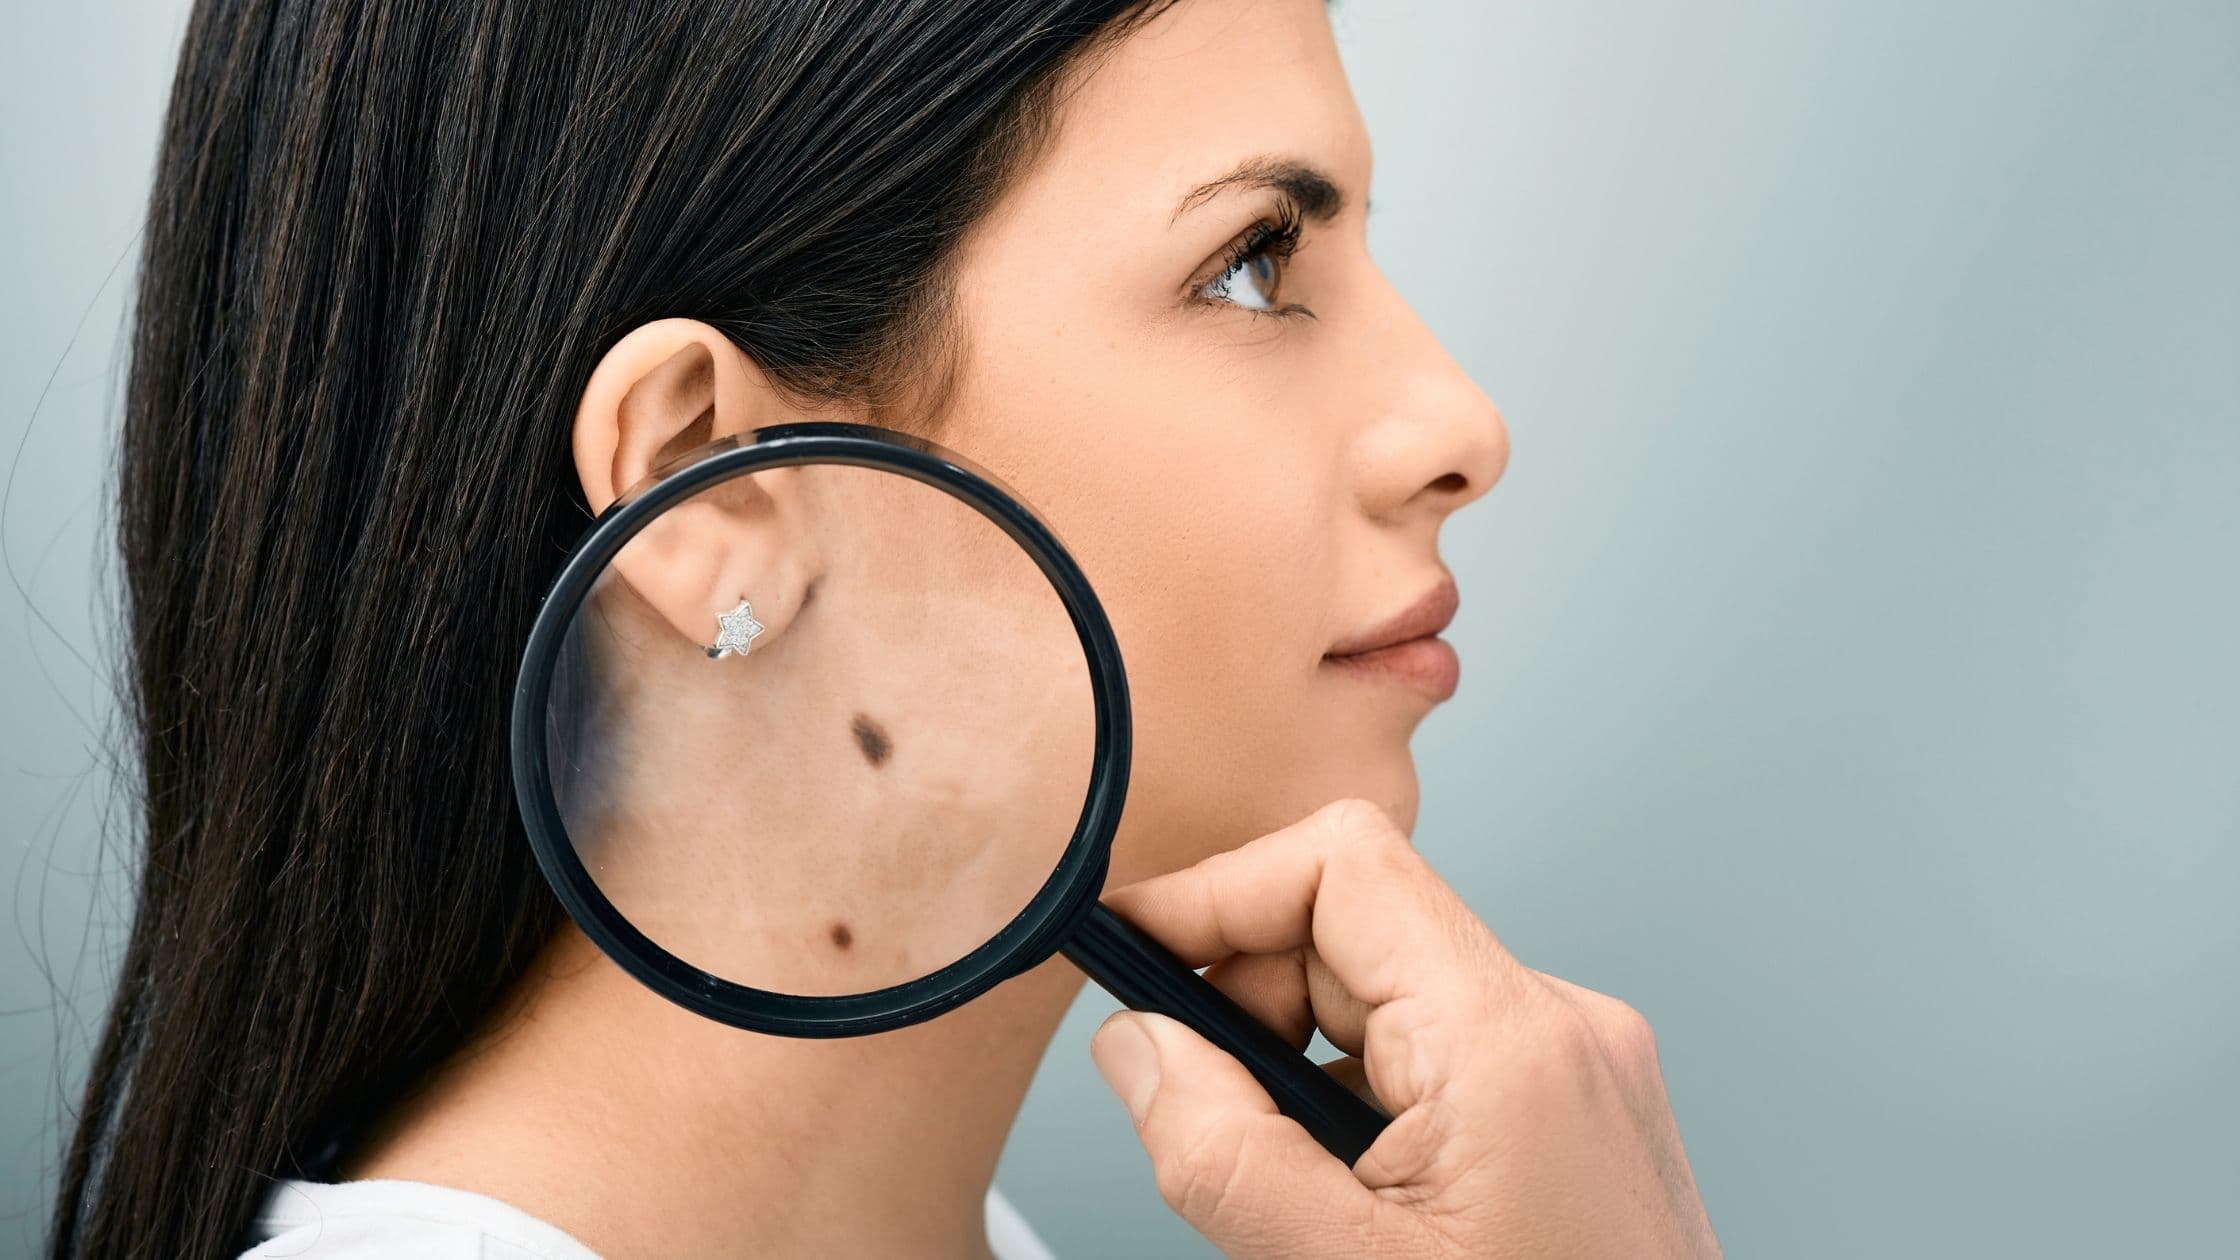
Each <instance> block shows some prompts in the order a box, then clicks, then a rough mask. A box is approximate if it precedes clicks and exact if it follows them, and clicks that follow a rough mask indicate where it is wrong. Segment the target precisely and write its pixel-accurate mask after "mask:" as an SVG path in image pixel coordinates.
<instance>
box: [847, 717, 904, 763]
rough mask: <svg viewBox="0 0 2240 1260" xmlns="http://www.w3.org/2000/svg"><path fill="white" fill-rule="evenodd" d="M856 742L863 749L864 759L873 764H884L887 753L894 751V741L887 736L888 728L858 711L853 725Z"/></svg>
mask: <svg viewBox="0 0 2240 1260" xmlns="http://www.w3.org/2000/svg"><path fill="white" fill-rule="evenodd" d="M850 729H852V730H854V731H855V733H856V744H857V746H858V747H860V748H862V749H863V759H864V760H865V761H868V762H870V763H871V764H872V765H875V766H876V765H883V764H885V762H886V760H887V754H889V753H891V752H893V751H894V741H893V740H891V739H889V738H887V729H886V728H885V727H883V726H881V725H879V724H878V723H877V722H874V721H872V720H871V719H870V718H869V717H867V716H865V715H863V714H861V713H858V714H856V720H855V724H854V725H853V727H851V728H850Z"/></svg>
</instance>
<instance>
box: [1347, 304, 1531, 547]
mask: <svg viewBox="0 0 2240 1260" xmlns="http://www.w3.org/2000/svg"><path fill="white" fill-rule="evenodd" d="M1387 296H1388V298H1389V300H1390V310H1391V311H1392V315H1391V322H1390V324H1389V325H1388V328H1387V331H1386V334H1385V335H1384V336H1382V337H1379V338H1376V339H1375V340H1376V343H1377V344H1376V347H1375V350H1374V353H1375V355H1376V360H1377V361H1381V362H1382V363H1384V364H1386V365H1388V367H1387V373H1388V374H1387V375H1386V388H1385V389H1384V390H1383V391H1382V396H1383V398H1384V400H1385V401H1384V403H1383V405H1382V406H1380V407H1378V408H1377V409H1376V411H1375V413H1374V419H1373V421H1372V422H1371V423H1370V424H1369V425H1368V427H1367V429H1366V430H1365V431H1364V432H1363V433H1362V435H1361V440H1360V445H1359V447H1358V448H1357V450H1358V453H1359V454H1360V456H1361V461H1360V463H1359V464H1358V465H1357V467H1359V468H1360V470H1361V476H1360V481H1359V484H1358V492H1359V494H1360V497H1361V504H1362V507H1363V509H1364V510H1365V511H1367V512H1368V514H1369V515H1370V516H1372V517H1375V518H1377V519H1380V520H1390V521H1396V522H1398V521H1418V520H1428V521H1430V522H1431V523H1432V524H1433V525H1434V526H1435V525H1436V524H1437V523H1438V522H1439V521H1442V520H1444V519H1445V518H1446V517H1447V515H1448V514H1449V513H1452V512H1453V511H1454V510H1455V509H1456V508H1459V507H1461V506H1462V505H1463V504H1465V503H1469V502H1471V501H1472V500H1474V499H1476V498H1478V497H1479V496H1480V495H1483V494H1484V493H1485V492H1486V491H1488V490H1491V489H1492V488H1493V483H1495V482H1496V481H1499V480H1500V479H1501V473H1502V471H1503V470H1504V469H1506V468H1507V467H1508V466H1509V428H1508V425H1507V424H1505V423H1504V422H1503V421H1502V418H1501V409H1500V408H1498V407H1496V406H1494V404H1493V400H1492V399H1491V398H1489V397H1487V396H1486V392H1485V391H1484V390H1482V389H1480V388H1479V387H1478V384H1477V382H1475V381H1473V380H1471V379H1470V375H1469V373H1467V372H1464V371H1463V370H1462V365H1461V364H1459V363H1457V362H1455V359H1454V356H1453V355H1452V354H1449V353H1448V352H1447V349H1446V347H1445V346H1443V345H1441V344H1440V342H1439V339H1438V338H1437V337H1436V336H1434V335H1433V334H1432V332H1431V330H1430V328H1428V327H1426V326H1425V324H1424V322H1423V320H1422V318H1421V317H1420V316H1418V315H1417V314H1416V313H1415V310H1414V308H1412V307H1410V306H1409V305H1408V304H1407V303H1406V302H1405V301H1404V300H1402V299H1401V298H1400V297H1399V295H1398V294H1397V293H1394V292H1392V291H1391V290H1390V287H1389V285H1388V286H1387Z"/></svg>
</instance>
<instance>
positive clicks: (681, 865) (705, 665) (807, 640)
mask: <svg viewBox="0 0 2240 1260" xmlns="http://www.w3.org/2000/svg"><path fill="white" fill-rule="evenodd" d="M680 484H681V483H680ZM638 493H640V494H642V493H644V490H643V488H641V490H640V491H639V492H638ZM552 677H553V683H552V686H551V689H550V694H549V698H548V703H547V708H546V714H547V720H546V724H545V739H546V748H545V751H546V754H547V760H548V762H549V764H550V767H551V775H552V794H553V799H554V802H555V804H556V806H557V809H558V813H559V818H560V821H561V822H562V824H563V826H564V830H565V832H566V836H567V842H568V844H570V845H571V846H572V847H573V851H574V854H575V856H576V858H577V859H578V860H579V861H580V862H581V865H582V867H583V869H584V870H585V871H587V872H588V873H589V876H590V878H591V880H592V881H593V882H594V883H595V884H596V886H597V889H598V891H599V893H600V894H601V895H603V896H604V897H605V899H606V900H607V901H608V902H610V903H612V905H613V907H614V909H615V910H616V911H617V912H619V914H620V915H621V917H622V918H624V919H626V920H627V921H628V923H629V924H630V926H631V927H633V928H635V930H636V931H637V932H639V933H642V934H643V935H644V936H645V937H646V938H647V939H649V940H650V941H651V942H652V943H653V944H655V945H657V946H658V947H660V948H661V949H662V950H665V951H666V952H667V953H669V954H671V955H674V956H675V957H676V958H677V959H679V960H682V961H683V962H684V963H686V964H689V965H690V966H691V967H694V968H697V969H699V970H700V971H702V972H705V973H707V974H708V975H711V976H714V977H717V978H720V979H723V980H727V981H729V982H731V983H733V984H738V985H745V986H749V987H751V988H755V989H760V990H766V991H769V992H773V993H779V994H794V995H803V996H833V995H842V994H857V993H868V992H871V991H874V990H879V989H884V988H888V987H890V986H894V985H898V984H903V983H905V982H908V981H911V980H915V979H918V978H920V977H924V976H927V975H929V974H931V973H933V972H935V971H937V970H939V969H940V968H942V967H945V966H947V965H949V964H951V963H954V962H957V961H958V960H960V959H962V958H964V957H965V955H967V954H968V953H970V952H972V951H973V950H975V949H976V948H978V947H980V946H981V945H983V944H984V943H986V942H988V941H989V940H990V939H991V938H993V937H995V936H996V935H997V934H998V933H999V932H1001V931H1002V930H1003V929H1004V928H1005V926H1006V925H1007V924H1009V923H1010V922H1012V920H1013V919H1014V918H1015V917H1017V916H1018V915H1019V914H1020V912H1021V910H1022V909H1024V908H1025V907H1026V906H1027V904H1028V902H1029V900H1030V899H1031V898H1033V897H1034V895H1035V893H1036V891H1037V890H1038V889H1040V888H1042V887H1043V885H1044V884H1045V882H1046V881H1048V880H1050V879H1051V878H1052V872H1053V871H1054V869H1056V867H1057V866H1058V864H1059V863H1060V861H1061V859H1063V858H1064V856H1065V854H1066V849H1067V844H1068V842H1069V840H1071V839H1072V837H1073V835H1074V831H1075V827H1076V823H1077V822H1078V820H1079V819H1080V818H1081V816H1082V811H1083V802H1084V798H1085V796H1086V795H1087V792H1088V787H1089V781H1090V772H1091V768H1092V757H1093V755H1094V752H1095V747H1094V744H1095V709H1094V704H1093V701H1092V695H1091V690H1090V681H1089V669H1088V665H1087V661H1086V658H1085V656H1084V650H1083V647H1082V644H1081V639H1080V637H1079V636H1078V635H1077V633H1076V630H1075V627H1074V625H1073V623H1072V620H1071V617H1070V615H1069V614H1068V612H1067V609H1066V606H1065V604H1064V603H1063V602H1062V601H1061V600H1060V598H1059V596H1058V594H1057V591H1056V589H1055V588H1054V587H1053V585H1052V583H1051V580H1050V579H1049V578H1048V577H1047V576H1045V574H1044V573H1043V571H1042V570H1041V569H1040V568H1039V567H1038V565H1037V563H1036V561H1035V559H1034V558H1033V557H1032V556H1030V555H1029V553H1028V552H1027V551H1026V550H1024V549H1023V548H1022V547H1021V546H1020V545H1019V544H1018V543H1017V542H1015V541H1014V540H1013V539H1012V538H1011V537H1009V536H1008V535H1007V534H1006V533H1005V531H1004V530H1003V529H1002V528H1000V527H999V526H998V525H997V524H996V523H995V522H994V521H992V520H991V519H990V518H989V517H988V516H986V515H984V514H983V513H982V512H981V511H979V510H977V509H976V508H974V507H973V506H971V505H970V504H967V503H965V502H963V501H961V500H959V499H958V498H956V497H954V496H952V495H951V494H949V493H947V492H945V491H944V490H942V489H939V488H937V487H935V486H932V485H928V484H925V483H923V482H921V481H919V480H916V479H913V478H911V477H908V476H904V475H900V474H899V473H896V472H892V471H888V470H886V469H882V468H876V467H865V466H859V465H855V464H849V463H801V464H793V465H789V466H783V467H775V468H761V469H758V470H756V471H753V472H751V473H747V474H744V475H740V476H735V477H730V478H728V479H726V480H720V481H717V482H715V483H713V484H710V485H706V486H704V487H702V488H699V489H696V490H694V491H693V492H692V493H690V494H688V495H685V496H683V497H680V498H677V499H676V500H675V502H673V503H671V504H670V505H668V506H667V507H665V508H663V509H662V510H660V511H659V512H658V514H656V515H654V516H652V517H651V518H650V519H649V520H648V521H647V522H646V524H645V525H644V527H643V528H642V529H640V530H639V531H638V532H637V533H636V534H635V535H634V536H632V537H631V538H630V539H629V541H628V542H627V543H626V544H624V545H623V546H622V547H621V548H620V550H618V551H617V552H616V553H615V554H614V555H613V556H612V557H611V559H609V560H608V561H607V562H606V564H605V566H604V567H603V568H602V569H600V570H599V572H598V574H597V577H596V578H595V579H594V580H593V582H592V583H591V585H590V587H589V589H588V593H587V594H586V595H585V597H584V598H583V599H582V600H581V602H580V603H579V604H578V605H577V607H576V609H575V612H574V615H573V617H572V618H571V620H570V621H569V622H568V625H567V629H566V631H565V635H564V638H563V640H562V643H561V647H560V650H559V652H558V654H557V663H556V665H555V667H554V670H553V675H552Z"/></svg>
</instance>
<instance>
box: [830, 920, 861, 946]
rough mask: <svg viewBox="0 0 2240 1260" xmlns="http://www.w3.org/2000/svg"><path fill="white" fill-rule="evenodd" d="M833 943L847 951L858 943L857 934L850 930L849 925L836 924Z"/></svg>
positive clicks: (833, 929) (833, 927)
mask: <svg viewBox="0 0 2240 1260" xmlns="http://www.w3.org/2000/svg"><path fill="white" fill-rule="evenodd" d="M832 943H833V944H835V945H838V946H839V947H840V948H842V949H846V948H848V947H849V946H850V945H853V944H855V943H856V934H855V933H853V932H851V931H849V930H848V925H847V924H845V923H835V924H833V925H832Z"/></svg>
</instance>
